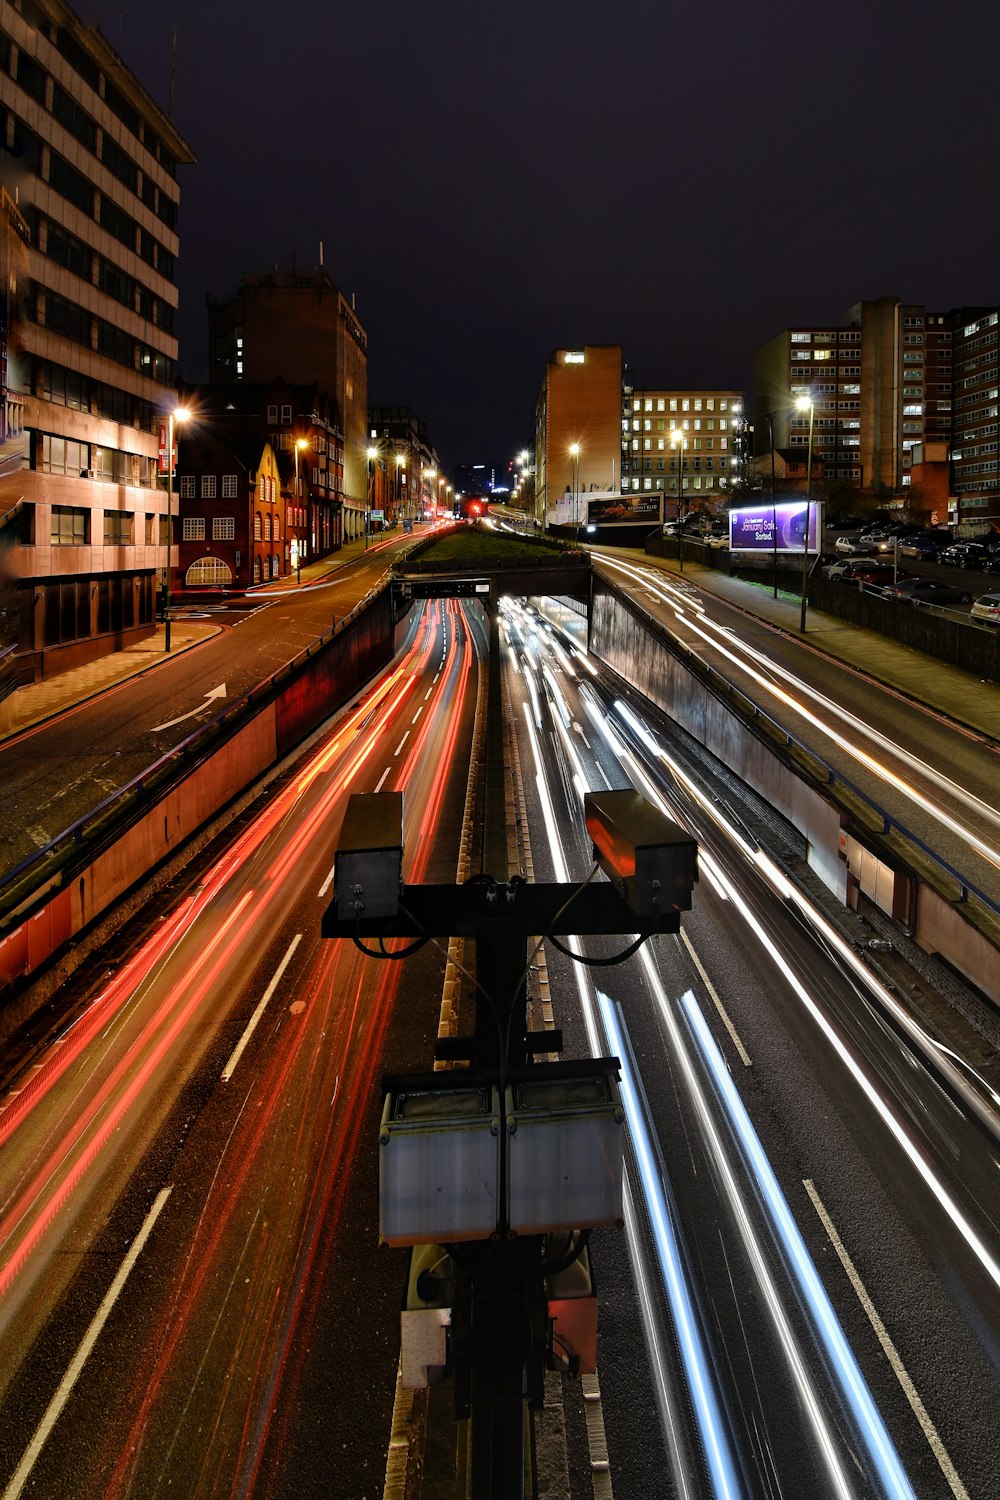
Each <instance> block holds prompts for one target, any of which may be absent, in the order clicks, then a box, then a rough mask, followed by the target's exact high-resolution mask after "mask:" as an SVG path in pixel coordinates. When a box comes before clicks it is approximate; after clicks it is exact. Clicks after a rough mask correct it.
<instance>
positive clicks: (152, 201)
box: [3, 36, 177, 226]
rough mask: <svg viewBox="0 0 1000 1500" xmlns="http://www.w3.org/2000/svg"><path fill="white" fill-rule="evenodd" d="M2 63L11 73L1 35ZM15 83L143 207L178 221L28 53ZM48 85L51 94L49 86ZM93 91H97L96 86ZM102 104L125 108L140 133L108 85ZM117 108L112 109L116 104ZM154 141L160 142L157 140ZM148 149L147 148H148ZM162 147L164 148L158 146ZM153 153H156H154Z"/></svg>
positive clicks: (118, 111)
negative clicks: (142, 204)
mask: <svg viewBox="0 0 1000 1500" xmlns="http://www.w3.org/2000/svg"><path fill="white" fill-rule="evenodd" d="M4 43H5V46H4V49H3V62H4V69H5V71H7V72H10V71H11V69H10V64H11V61H12V57H13V48H12V46H11V41H10V38H9V37H6V36H4ZM16 78H17V82H18V83H19V84H20V85H21V87H22V88H23V89H24V91H25V93H26V94H30V95H31V97H32V98H33V99H35V100H37V102H38V103H39V104H40V105H41V106H42V108H43V109H47V110H48V111H49V113H50V114H52V115H53V116H54V117H55V119H57V120H58V121H59V123H60V125H62V126H64V127H65V129H66V130H68V131H69V133H70V135H72V136H73V137H74V138H75V139H76V140H78V141H79V142H80V144H81V145H82V146H84V147H86V149H87V150H88V151H89V152H90V154H91V155H92V156H94V157H96V158H97V159H98V160H99V161H101V162H102V163H103V164H104V166H106V167H107V168H108V170H109V171H110V172H112V173H113V174H114V176H115V177H117V178H118V180H119V182H123V183H124V184H125V186H126V187H127V188H129V190H130V191H131V192H133V193H137V194H139V193H141V196H142V201H143V202H144V203H145V205H146V207H147V208H149V209H151V210H152V212H153V213H155V214H156V215H157V216H158V217H159V218H161V219H162V220H163V222H164V223H165V224H169V225H171V226H173V225H174V224H176V222H177V204H176V203H175V202H174V200H173V199H172V198H171V197H170V196H169V194H167V193H164V192H158V191H157V188H156V184H155V183H154V182H153V181H152V180H151V179H150V178H149V177H147V176H146V175H145V174H144V173H141V172H140V170H139V166H138V163H137V162H135V161H133V159H132V157H131V156H129V154H128V152H127V151H124V150H123V149H122V147H121V146H119V144H118V142H117V141H116V140H115V139H114V137H113V136H111V135H110V134H108V132H107V131H105V130H102V129H101V127H100V126H99V125H98V123H97V121H96V120H95V119H94V118H93V116H92V115H91V114H90V113H88V111H87V110H86V109H84V107H83V105H82V104H81V103H80V101H79V100H78V99H77V98H75V97H74V96H73V95H72V94H69V93H67V91H66V90H65V89H64V88H63V87H62V85H61V84H59V83H57V82H56V80H55V79H54V78H50V75H49V74H48V73H47V72H46V70H45V69H44V68H43V67H42V66H41V64H40V63H39V62H38V60H37V59H36V58H35V57H33V56H32V55H31V53H29V52H22V51H20V50H19V51H18V52H17V63H16ZM50 86H51V93H50V92H49V87H50ZM92 86H93V85H92ZM95 92H98V90H97V89H96V88H95ZM105 103H106V104H107V105H108V107H109V108H110V109H111V111H112V113H113V114H115V115H117V117H118V118H119V119H122V111H123V110H124V111H125V112H126V113H127V114H128V116H129V119H128V120H127V121H123V123H126V124H128V125H129V127H130V128H132V127H133V124H134V127H135V128H134V129H133V134H134V135H136V136H138V135H139V117H138V115H137V113H136V111H135V110H133V109H132V107H131V105H129V104H128V103H127V101H126V100H125V99H124V97H123V96H122V95H121V94H120V93H119V92H118V90H117V89H115V88H114V86H113V85H111V84H108V91H107V94H106V97H105ZM116 104H117V105H118V108H115V105H116ZM157 144H158V145H159V144H160V143H159V142H158V141H157ZM147 149H148V148H147ZM160 150H161V151H162V150H163V147H162V146H161V147H160ZM154 154H155V153H154Z"/></svg>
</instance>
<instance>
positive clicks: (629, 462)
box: [621, 380, 747, 514]
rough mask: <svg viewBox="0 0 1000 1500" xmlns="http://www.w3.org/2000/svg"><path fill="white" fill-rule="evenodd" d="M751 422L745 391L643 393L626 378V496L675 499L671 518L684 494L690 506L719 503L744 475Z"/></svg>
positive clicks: (623, 440)
mask: <svg viewBox="0 0 1000 1500" xmlns="http://www.w3.org/2000/svg"><path fill="white" fill-rule="evenodd" d="M746 424H747V419H746V411H745V402H744V399H743V392H742V391H736V390H717V391H696V390H670V391H667V390H656V391H637V390H635V389H634V388H633V387H632V386H631V385H630V384H629V382H628V380H626V382H625V388H624V391H623V393H622V419H621V476H622V494H623V495H628V496H630V497H631V498H632V500H633V503H635V502H636V501H638V500H640V499H641V498H642V497H644V496H645V497H647V498H649V497H651V496H652V497H655V496H657V494H660V495H662V496H663V497H664V499H666V498H667V497H672V498H673V501H674V505H673V506H672V507H670V508H669V509H668V511H667V513H668V514H676V508H677V502H678V498H679V496H681V495H682V494H683V498H684V502H685V505H686V506H687V507H690V506H691V505H693V504H696V503H697V502H699V501H703V502H705V503H706V504H713V503H717V502H718V501H719V500H720V499H722V498H724V497H725V495H726V493H727V491H728V489H729V488H730V487H731V486H732V485H733V484H734V483H735V482H736V480H737V479H738V477H739V475H740V472H741V467H742V462H743V456H744V455H743V435H744V432H745V430H746ZM682 482H683V490H682V489H681V483H682Z"/></svg>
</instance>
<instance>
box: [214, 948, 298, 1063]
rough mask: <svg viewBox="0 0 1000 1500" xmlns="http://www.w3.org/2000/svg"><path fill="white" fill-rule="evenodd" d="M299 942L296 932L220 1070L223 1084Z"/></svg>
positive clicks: (240, 1054) (253, 1030)
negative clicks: (244, 1028)
mask: <svg viewBox="0 0 1000 1500" xmlns="http://www.w3.org/2000/svg"><path fill="white" fill-rule="evenodd" d="M301 941H302V934H301V932H297V933H296V934H295V936H294V937H293V938H292V941H291V942H290V943H289V945H288V948H287V950H286V952H285V956H284V958H283V959H282V960H281V963H280V964H279V965H278V967H277V968H276V969H275V971H274V977H273V978H272V980H271V983H270V984H269V985H268V987H267V989H266V990H265V991H264V994H263V996H262V998H261V1002H260V1004H259V1005H258V1007H257V1009H256V1010H255V1011H254V1013H253V1015H252V1016H251V1017H250V1020H249V1021H248V1022H247V1029H246V1031H244V1033H243V1035H242V1036H241V1037H240V1039H239V1041H238V1042H237V1043H236V1046H235V1047H234V1048H233V1055H232V1057H231V1058H230V1059H229V1061H228V1062H227V1063H226V1066H225V1067H224V1068H223V1070H222V1082H223V1083H228V1082H229V1080H230V1078H232V1076H233V1073H234V1072H235V1071H236V1064H237V1063H238V1062H239V1060H240V1058H241V1057H242V1056H243V1052H244V1049H245V1047H246V1045H247V1043H248V1042H249V1040H250V1038H251V1037H252V1036H253V1034H254V1032H255V1031H256V1029H257V1023H258V1021H259V1020H260V1018H261V1016H262V1015H263V1014H264V1012H265V1010H266V1009H267V1003H268V1001H269V1000H270V998H271V996H272V995H273V994H274V992H275V990H276V989H277V988H278V985H279V984H280V983H281V976H282V975H283V974H284V972H285V970H286V969H287V968H288V965H289V964H290V963H291V959H292V954H293V953H294V952H295V950H296V948H297V947H298V946H299V944H300V943H301Z"/></svg>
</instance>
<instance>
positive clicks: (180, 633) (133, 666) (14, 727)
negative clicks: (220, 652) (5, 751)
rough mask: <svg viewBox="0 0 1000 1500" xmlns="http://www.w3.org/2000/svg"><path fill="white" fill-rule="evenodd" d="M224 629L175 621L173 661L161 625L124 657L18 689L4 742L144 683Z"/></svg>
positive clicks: (2, 709) (2, 720)
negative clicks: (133, 682)
mask: <svg viewBox="0 0 1000 1500" xmlns="http://www.w3.org/2000/svg"><path fill="white" fill-rule="evenodd" d="M218 633H219V626H218V625H209V624H201V623H200V622H195V621H194V620H190V621H189V620H176V619H175V620H172V621H171V624H170V655H169V657H168V656H167V653H166V651H165V649H164V646H165V639H164V628H163V625H162V624H160V625H158V626H157V628H156V631H155V633H154V634H153V635H150V636H147V637H146V638H145V639H144V640H141V641H139V642H137V643H136V645H134V646H126V647H125V649H124V650H123V651H114V652H112V653H111V655H110V656H101V657H99V658H98V659H97V660H96V661H89V662H86V663H85V664H84V665H83V666H82V667H74V668H73V669H72V670H71V671H69V672H60V673H59V675H58V676H57V677H49V678H46V679H45V680H44V681H42V682H31V683H28V684H27V686H25V687H19V688H15V690H14V692H12V693H11V694H10V695H9V696H8V697H7V698H5V699H4V700H3V702H2V703H0V742H2V741H3V740H5V739H9V738H10V737H11V736H12V735H15V734H20V732H21V731H22V730H24V729H28V728H30V726H31V725H32V724H40V723H41V722H42V721H43V720H45V719H50V718H52V716H53V715H54V714H59V713H63V712H64V711H65V710H66V709H67V708H73V707H74V706H75V705H76V704H78V703H85V702H86V701H87V699H88V698H96V697H97V696H98V695H99V694H100V693H104V692H106V691H107V690H108V688H111V687H116V686H117V685H118V684H119V683H120V682H126V681H127V680H128V679H129V678H130V677H139V676H140V675H141V674H142V673H143V672H149V671H152V669H153V668H154V667H158V666H161V665H162V664H163V663H164V662H165V661H172V660H173V659H174V657H175V656H180V655H181V653H182V652H184V651H190V649H191V648H192V646H199V645H200V644H201V642H202V641H207V640H209V639H210V638H211V637H212V636H213V635H218Z"/></svg>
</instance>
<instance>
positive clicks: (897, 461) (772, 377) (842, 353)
mask: <svg viewBox="0 0 1000 1500" xmlns="http://www.w3.org/2000/svg"><path fill="white" fill-rule="evenodd" d="M952 322H953V320H952V315H951V314H950V313H948V312H932V311H931V310H929V309H928V308H926V307H924V306H922V305H920V304H912V303H902V302H900V301H899V299H898V298H896V297H879V298H875V299H872V300H870V301H862V302H857V303H855V304H854V306H853V307H851V308H849V309H848V310H847V312H846V313H845V315H844V318H843V321H842V322H841V323H839V324H836V325H830V324H827V325H814V326H812V327H798V328H786V329H784V330H783V331H782V332H781V333H780V334H777V335H776V336H775V337H774V338H773V339H771V340H769V342H768V343H766V344H764V345H762V346H761V347H760V348H759V349H758V350H757V355H756V360H755V367H754V452H755V454H756V455H758V457H764V456H765V455H766V453H767V452H768V451H769V447H770V446H771V444H772V442H773V446H774V448H775V449H776V450H777V451H779V452H781V451H787V450H789V449H793V448H802V447H806V446H807V445H808V441H809V414H808V411H800V410H798V408H797V407H796V400H797V398H799V397H801V396H805V397H807V398H809V399H810V400H811V401H812V403H813V452H814V457H815V458H816V460H817V462H818V463H820V464H821V465H822V470H823V473H824V476H825V477H826V479H827V480H839V481H841V482H846V483H848V484H850V485H851V486H852V487H853V488H855V489H859V490H866V491H869V492H870V493H871V494H873V495H876V496H883V497H888V496H892V495H897V496H898V495H903V494H905V492H906V490H907V488H908V487H909V484H910V479H911V474H910V470H911V467H912V462H913V450H914V449H920V450H921V452H922V453H927V452H928V451H934V452H937V451H939V448H940V445H941V444H942V443H943V444H947V443H949V442H950V439H951V431H952V373H951V372H952Z"/></svg>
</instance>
